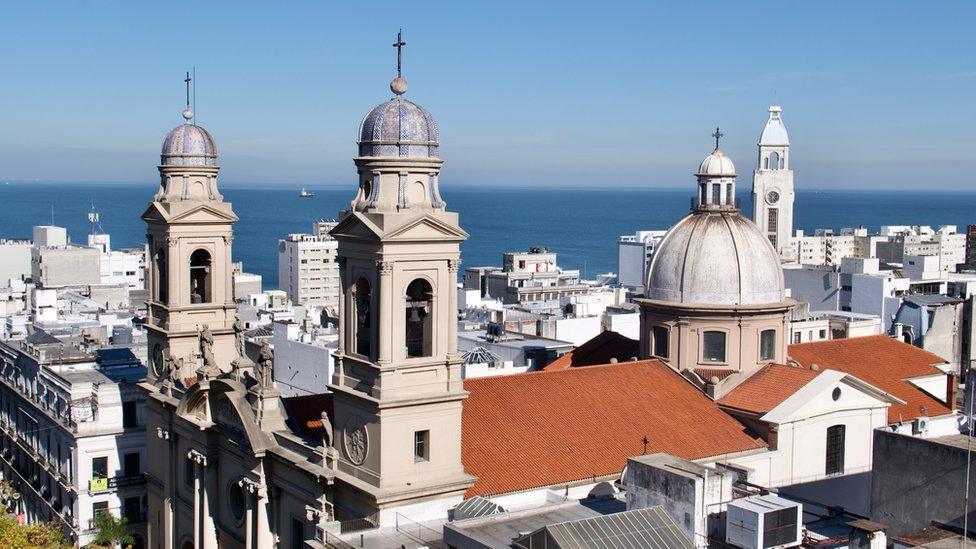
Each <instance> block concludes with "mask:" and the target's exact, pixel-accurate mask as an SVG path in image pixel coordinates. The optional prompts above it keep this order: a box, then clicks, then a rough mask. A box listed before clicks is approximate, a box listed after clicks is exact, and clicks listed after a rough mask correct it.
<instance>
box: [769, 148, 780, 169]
mask: <svg viewBox="0 0 976 549" xmlns="http://www.w3.org/2000/svg"><path fill="white" fill-rule="evenodd" d="M769 169H770V170H778V169H780V165H779V153H778V152H776V151H773V152H771V153H769Z"/></svg>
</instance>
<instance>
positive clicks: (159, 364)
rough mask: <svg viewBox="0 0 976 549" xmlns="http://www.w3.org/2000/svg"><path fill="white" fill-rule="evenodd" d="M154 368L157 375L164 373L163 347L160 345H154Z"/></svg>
mask: <svg viewBox="0 0 976 549" xmlns="http://www.w3.org/2000/svg"><path fill="white" fill-rule="evenodd" d="M152 369H153V372H155V374H156V375H157V376H160V375H163V348H162V347H160V346H159V345H156V346H155V347H153V352H152Z"/></svg>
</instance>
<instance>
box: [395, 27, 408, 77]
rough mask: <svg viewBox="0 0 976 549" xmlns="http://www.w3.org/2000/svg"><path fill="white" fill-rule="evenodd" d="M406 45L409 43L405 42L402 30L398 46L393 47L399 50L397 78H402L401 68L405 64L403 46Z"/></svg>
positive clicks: (397, 42) (398, 35) (398, 38)
mask: <svg viewBox="0 0 976 549" xmlns="http://www.w3.org/2000/svg"><path fill="white" fill-rule="evenodd" d="M406 45H407V43H406V42H404V41H403V29H400V32H398V33H397V41H396V44H393V47H394V48H396V49H397V76H401V75H400V67H401V65H402V64H403V46H406Z"/></svg>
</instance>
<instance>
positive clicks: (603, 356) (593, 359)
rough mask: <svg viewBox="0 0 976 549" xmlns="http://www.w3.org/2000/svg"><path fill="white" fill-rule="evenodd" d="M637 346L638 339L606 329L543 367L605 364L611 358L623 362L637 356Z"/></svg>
mask: <svg viewBox="0 0 976 549" xmlns="http://www.w3.org/2000/svg"><path fill="white" fill-rule="evenodd" d="M639 346H640V343H639V342H638V341H636V340H633V339H630V338H629V337H626V336H622V335H620V334H618V333H617V332H613V331H610V330H607V331H604V332H600V333H599V334H597V336H596V337H594V338H593V339H591V340H589V341H587V342H586V343H584V344H582V345H580V346H579V347H577V348H575V349H573V350H572V351H570V352H568V353H566V354H564V355H563V356H561V357H559V358H557V359H556V360H554V361H552V362H550V363H549V364H548V365H547V366H546V367H545V368H544V369H545V370H565V369H567V368H571V367H573V366H595V365H597V364H607V363H609V362H610V359H611V358H615V359H617V360H618V361H620V362H623V361H625V360H630V357H633V356H637V352H638V349H639Z"/></svg>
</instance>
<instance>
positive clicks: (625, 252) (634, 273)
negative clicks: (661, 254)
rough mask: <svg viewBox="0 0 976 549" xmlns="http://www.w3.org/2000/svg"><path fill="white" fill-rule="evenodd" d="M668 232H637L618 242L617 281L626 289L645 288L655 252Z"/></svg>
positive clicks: (621, 238) (623, 237) (624, 236)
mask: <svg viewBox="0 0 976 549" xmlns="http://www.w3.org/2000/svg"><path fill="white" fill-rule="evenodd" d="M666 232H667V231H637V232H636V233H634V234H625V235H623V236H621V237H620V238H619V239H618V240H617V280H618V282H619V283H620V285H621V286H623V287H625V288H633V289H637V288H643V287H644V281H645V280H646V277H647V268H648V267H649V266H650V265H651V260H652V259H654V250H655V249H656V248H657V245H658V244H659V243H660V242H661V239H662V238H664V234H665V233H666Z"/></svg>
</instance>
